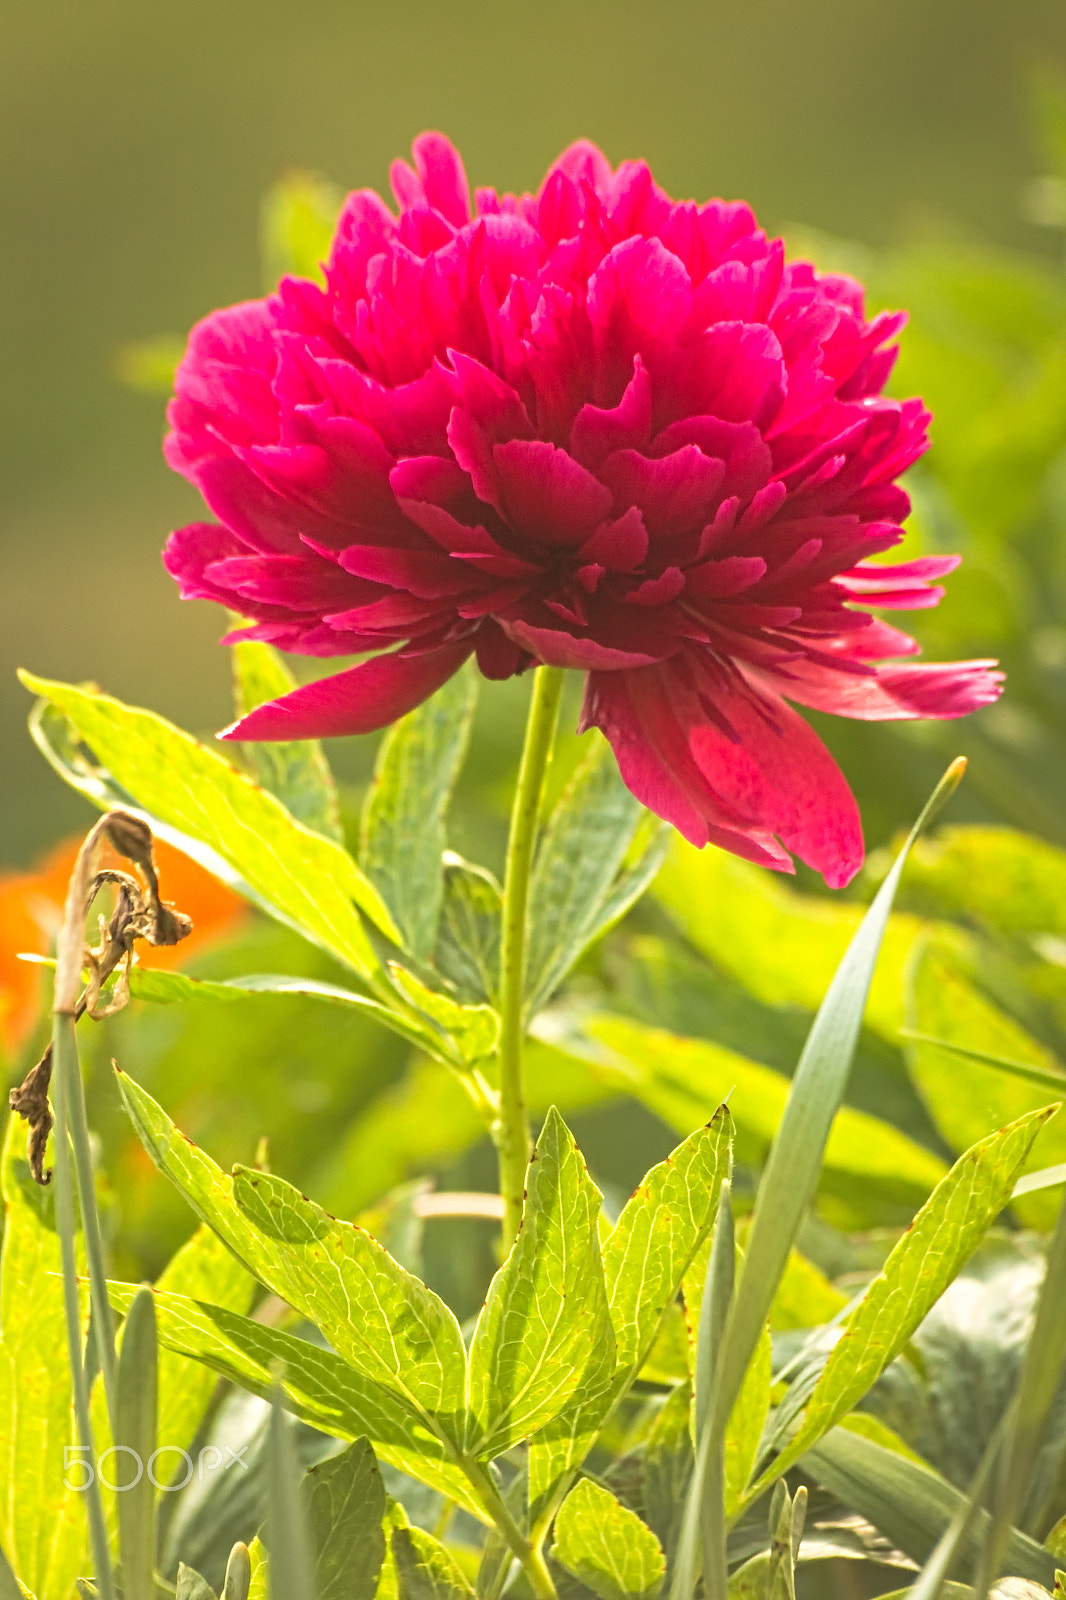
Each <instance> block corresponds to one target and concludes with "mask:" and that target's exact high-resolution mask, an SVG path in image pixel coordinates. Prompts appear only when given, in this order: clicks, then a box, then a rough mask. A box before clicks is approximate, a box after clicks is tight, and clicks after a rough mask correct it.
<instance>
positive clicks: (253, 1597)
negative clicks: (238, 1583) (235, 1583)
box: [248, 1535, 269, 1600]
mask: <svg viewBox="0 0 1066 1600" xmlns="http://www.w3.org/2000/svg"><path fill="white" fill-rule="evenodd" d="M248 1554H249V1556H250V1557H251V1560H252V1581H251V1583H250V1585H249V1587H248V1600H267V1589H268V1567H269V1559H268V1557H267V1553H266V1547H265V1545H264V1544H263V1541H262V1540H261V1539H260V1538H259V1536H258V1535H256V1537H255V1538H254V1539H253V1540H252V1542H251V1544H250V1545H249V1546H248Z"/></svg>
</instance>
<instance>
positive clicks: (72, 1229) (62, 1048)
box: [52, 1011, 115, 1600]
mask: <svg viewBox="0 0 1066 1600" xmlns="http://www.w3.org/2000/svg"><path fill="white" fill-rule="evenodd" d="M52 1061H53V1073H54V1077H53V1085H54V1087H53V1097H54V1102H55V1119H56V1120H55V1186H56V1231H57V1232H58V1234H59V1241H60V1249H61V1255H62V1262H63V1311H64V1316H65V1319H66V1325H67V1354H68V1357H69V1360H70V1375H71V1383H72V1386H73V1390H74V1413H75V1416H76V1418H77V1424H78V1437H79V1439H80V1441H81V1444H82V1446H83V1447H84V1448H85V1449H86V1450H87V1452H88V1459H89V1462H90V1463H91V1464H93V1465H95V1461H96V1452H95V1449H94V1448H93V1429H92V1421H91V1413H90V1403H89V1382H88V1377H87V1375H86V1371H85V1356H84V1351H83V1349H82V1337H81V1316H80V1311H79V1306H78V1263H77V1253H76V1245H75V1238H76V1223H75V1219H74V1172H73V1167H72V1164H71V1152H70V1134H69V1127H70V1103H71V1100H72V1098H73V1097H74V1094H73V1092H72V1086H73V1085H74V1084H75V1083H76V1084H77V1085H78V1086H79V1087H80V1084H81V1066H80V1064H79V1062H78V1041H77V1037H76V1035H75V1032H74V1018H73V1017H72V1016H71V1015H70V1014H69V1013H67V1012H62V1011H57V1012H56V1014H55V1019H54V1025H53V1033H52ZM85 1499H86V1511H87V1514H88V1520H89V1538H90V1541H91V1545H92V1553H93V1562H94V1564H95V1567H96V1583H97V1588H98V1590H99V1593H100V1596H101V1600H115V1580H114V1575H113V1573H112V1570H111V1555H110V1551H109V1550H108V1543H107V1522H106V1519H105V1516H104V1505H103V1498H102V1496H101V1493H100V1484H99V1479H98V1477H97V1475H96V1472H95V1471H94V1472H93V1475H92V1481H91V1482H90V1483H89V1484H88V1485H87V1486H86V1491H85Z"/></svg>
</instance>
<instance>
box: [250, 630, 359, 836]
mask: <svg viewBox="0 0 1066 1600" xmlns="http://www.w3.org/2000/svg"><path fill="white" fill-rule="evenodd" d="M232 661H233V702H234V710H235V711H236V713H237V716H238V717H243V716H247V715H248V713H249V712H250V711H254V710H255V709H256V707H257V706H261V705H263V704H264V703H265V702H266V701H267V700H276V699H279V698H280V696H281V695H283V694H288V693H289V692H290V691H291V690H292V689H295V688H296V679H295V678H294V677H293V675H292V673H291V672H290V671H289V669H288V667H287V666H286V665H285V663H284V662H283V661H282V659H281V657H280V656H279V655H278V653H277V651H276V650H272V649H271V647H270V645H268V644H260V643H259V642H258V641H257V640H254V639H242V640H241V641H240V642H239V643H238V644H235V645H234V646H233V653H232ZM244 758H245V761H246V762H247V765H248V768H249V771H250V772H251V774H252V776H253V777H254V778H255V779H256V780H257V782H259V783H261V784H262V786H263V788H264V789H268V790H269V791H270V793H271V794H273V795H277V797H278V799H279V800H280V801H281V803H282V805H283V806H284V807H285V809H286V811H287V812H288V813H289V815H290V816H292V817H295V818H296V820H297V822H302V823H303V824H304V826H305V827H306V828H313V829H314V831H315V832H316V833H323V834H325V836H326V838H327V839H334V840H336V842H337V843H338V844H343V843H344V835H343V832H342V831H341V817H340V803H339V801H338V798H337V786H336V784H335V783H334V781H333V774H332V772H331V771H330V769H329V763H328V762H327V760H326V757H325V755H324V753H323V750H322V746H321V744H319V743H318V741H317V740H315V739H302V740H295V741H292V742H286V741H284V740H280V739H279V740H273V741H269V742H266V743H260V744H252V743H249V744H246V745H245V746H244Z"/></svg>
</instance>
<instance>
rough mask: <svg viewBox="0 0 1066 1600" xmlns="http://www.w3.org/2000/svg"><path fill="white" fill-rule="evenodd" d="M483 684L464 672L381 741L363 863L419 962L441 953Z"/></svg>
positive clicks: (361, 852) (367, 806)
mask: <svg viewBox="0 0 1066 1600" xmlns="http://www.w3.org/2000/svg"><path fill="white" fill-rule="evenodd" d="M476 703H477V677H476V674H475V673H474V672H473V671H472V670H471V669H470V668H466V669H464V670H463V671H461V672H457V673H456V674H455V676H454V677H453V678H451V679H450V680H449V681H448V682H447V683H446V684H445V685H444V687H443V688H442V689H438V690H437V692H436V694H434V695H432V696H431V697H430V698H429V699H428V700H427V701H426V702H425V704H424V705H421V706H419V707H418V709H417V710H416V711H412V712H410V713H409V714H408V715H407V716H406V717H401V719H400V720H399V722H396V723H394V724H393V726H392V727H391V728H390V729H389V730H388V732H387V733H386V735H385V737H384V739H383V740H382V742H381V748H380V750H379V751H378V758H377V764H376V766H375V768H374V780H373V783H372V784H371V786H370V791H369V793H368V795H367V798H366V804H365V806H364V808H363V818H362V825H361V829H360V840H359V864H360V867H361V868H362V870H363V872H364V873H365V874H366V876H367V877H368V878H369V879H370V881H371V883H373V884H374V885H375V887H376V888H377V890H378V891H379V893H380V895H381V897H382V899H383V900H384V902H385V904H386V905H387V906H388V908H389V911H390V913H391V915H392V918H393V921H394V922H395V923H396V926H397V927H398V928H399V930H400V934H401V938H402V942H403V946H404V948H405V949H406V950H408V951H409V952H410V953H411V955H412V956H413V957H414V958H415V960H417V961H428V960H429V958H430V957H431V956H432V954H433V947H434V944H435V943H436V938H437V923H438V920H439V917H440V907H441V898H442V895H443V892H444V882H443V864H442V863H443V856H444V847H445V844H446V842H447V841H446V838H445V831H444V824H445V818H446V816H447V810H448V802H449V800H450V799H451V793H452V789H453V787H454V785H455V780H456V778H457V777H458V774H459V768H460V766H461V765H462V761H463V756H464V755H465V754H466V747H467V743H468V741H469V738H470V724H471V722H472V720H473V716H474V708H475V705H476Z"/></svg>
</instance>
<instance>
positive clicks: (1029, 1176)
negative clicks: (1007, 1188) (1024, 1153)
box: [1011, 1166, 1066, 1200]
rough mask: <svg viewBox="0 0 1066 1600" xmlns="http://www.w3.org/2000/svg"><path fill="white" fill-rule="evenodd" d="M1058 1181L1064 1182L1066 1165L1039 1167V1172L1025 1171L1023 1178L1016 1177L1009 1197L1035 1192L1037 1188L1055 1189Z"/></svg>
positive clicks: (1065, 1181)
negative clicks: (1016, 1179) (1016, 1180)
mask: <svg viewBox="0 0 1066 1600" xmlns="http://www.w3.org/2000/svg"><path fill="white" fill-rule="evenodd" d="M1060 1183H1066V1166H1059V1167H1041V1169H1040V1171H1039V1172H1027V1173H1026V1175H1025V1177H1024V1178H1019V1179H1018V1182H1017V1183H1016V1184H1015V1185H1014V1188H1013V1189H1012V1190H1011V1199H1012V1200H1017V1199H1019V1198H1020V1197H1021V1196H1022V1195H1023V1194H1035V1193H1036V1191H1037V1190H1038V1189H1057V1188H1058V1186H1059V1184H1060Z"/></svg>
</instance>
